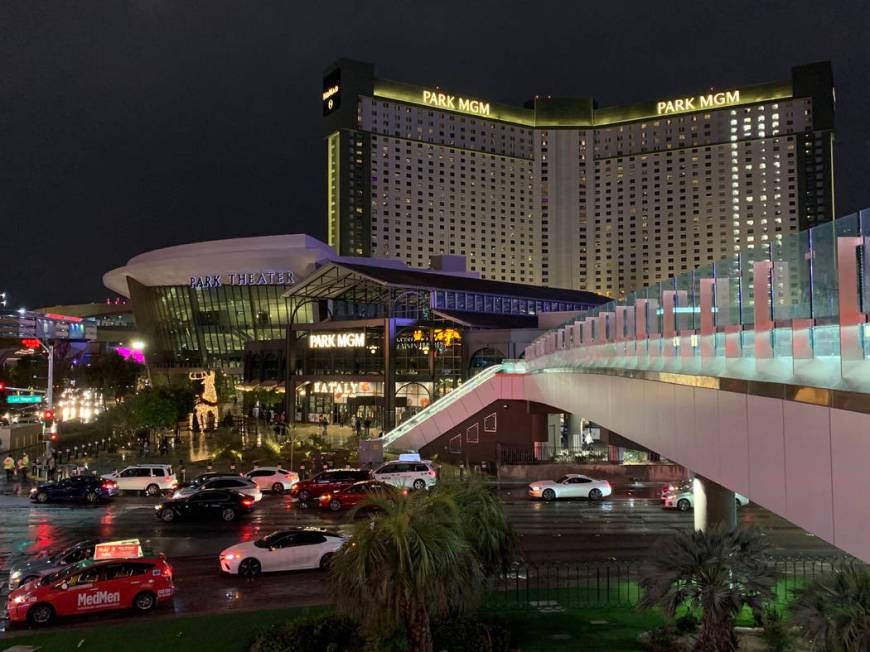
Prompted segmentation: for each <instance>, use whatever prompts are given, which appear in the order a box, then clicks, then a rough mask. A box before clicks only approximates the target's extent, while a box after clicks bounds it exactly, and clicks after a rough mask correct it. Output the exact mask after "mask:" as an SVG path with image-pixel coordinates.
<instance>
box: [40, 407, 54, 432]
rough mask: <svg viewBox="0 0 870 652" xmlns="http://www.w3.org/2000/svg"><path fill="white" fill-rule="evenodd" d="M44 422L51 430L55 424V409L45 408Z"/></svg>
mask: <svg viewBox="0 0 870 652" xmlns="http://www.w3.org/2000/svg"><path fill="white" fill-rule="evenodd" d="M42 423H43V425H44V426H45V429H46V430H51V426H52V425H54V410H45V411H44V412H43V413H42Z"/></svg>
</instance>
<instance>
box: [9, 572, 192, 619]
mask: <svg viewBox="0 0 870 652" xmlns="http://www.w3.org/2000/svg"><path fill="white" fill-rule="evenodd" d="M174 594H175V585H174V584H173V583H172V567H171V566H170V565H169V563H167V561H166V559H164V558H163V556H162V555H161V556H160V557H136V558H132V559H109V560H106V561H93V560H86V561H82V562H79V563H78V564H74V565H72V566H69V567H67V568H64V569H63V570H60V571H58V572H56V573H52V574H51V575H46V576H45V577H42V578H39V579H36V580H34V581H32V582H29V583H28V584H25V585H23V586H22V587H20V588H18V589H16V590H15V591H12V592H11V593H10V594H9V596H8V598H7V602H6V610H7V613H8V618H9V620H10V621H11V622H25V621H29V622H30V623H31V624H33V625H46V624H48V623H49V622H51V621H52V620H54V618H55V617H57V616H81V615H85V614H90V613H101V612H105V611H117V610H121V609H133V610H135V611H137V612H143V613H144V612H147V611H151V609H153V608H154V607H156V606H157V605H158V604H161V603H164V602H168V601H170V600H171V599H172V597H173V595H174Z"/></svg>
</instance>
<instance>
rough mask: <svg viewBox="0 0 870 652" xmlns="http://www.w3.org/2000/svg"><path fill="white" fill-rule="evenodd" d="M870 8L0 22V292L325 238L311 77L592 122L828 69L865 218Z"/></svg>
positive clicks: (847, 180) (408, 8)
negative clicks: (246, 245) (365, 80)
mask: <svg viewBox="0 0 870 652" xmlns="http://www.w3.org/2000/svg"><path fill="white" fill-rule="evenodd" d="M868 25H870V8H868V7H866V6H864V3H863V2H859V1H855V2H817V1H816V2H805V1H803V0H801V1H797V0H792V1H783V2H759V1H757V0H756V1H752V2H742V1H740V2H737V1H729V2H679V3H676V2H650V1H649V0H646V1H644V2H629V1H627V0H622V1H621V2H594V3H593V2H545V1H541V0H539V1H536V2H510V1H506V0H502V1H498V2H488V1H487V2H483V1H470V0H465V1H463V2H446V1H444V0H438V1H436V2H411V1H408V0H405V1H404V2H372V1H367V2H356V3H351V2H338V1H333V2H325V1H321V2H317V3H314V2H300V1H295V0H281V1H272V2H259V1H256V0H238V1H236V2H225V1H222V0H208V1H200V2H193V1H190V0H188V1H183V0H175V1H172V2H170V1H167V0H136V1H124V0H107V1H104V2H103V1H97V0H86V1H83V2H70V1H69V0H63V1H58V2H46V1H42V0H3V1H2V2H0V59H2V63H0V290H2V289H6V290H8V291H9V292H10V294H11V297H12V305H11V307H13V308H17V307H19V306H22V305H24V306H28V307H33V306H39V305H47V304H53V303H75V302H85V301H92V300H96V301H100V300H103V299H104V298H105V297H107V296H109V294H110V293H109V291H108V290H106V289H105V288H103V286H102V282H101V278H102V274H103V273H104V272H105V271H107V270H109V269H111V268H113V267H117V266H119V265H123V264H124V263H125V262H126V261H127V260H128V259H129V258H130V257H132V256H134V255H136V254H138V253H141V252H144V251H147V250H149V249H153V248H156V247H162V246H166V245H172V244H180V243H185V242H192V241H197V240H207V239H217V238H227V237H239V236H249V235H267V234H275V233H296V232H306V233H310V234H311V235H313V236H315V237H318V238H321V239H325V231H326V229H325V218H324V210H323V205H324V198H323V196H322V192H321V169H322V167H323V159H324V156H323V147H322V143H321V136H320V119H321V108H320V101H319V94H320V92H321V88H320V86H321V72H322V70H323V68H324V67H326V66H327V65H328V64H329V63H331V62H332V61H333V60H334V59H336V58H338V57H349V58H355V59H361V60H363V61H371V62H373V63H375V65H376V74H377V75H378V76H379V77H384V78H388V79H397V80H400V81H407V82H412V83H419V84H424V85H428V84H433V85H434V84H438V85H440V86H442V87H446V88H448V89H451V90H456V91H459V92H463V91H464V92H467V93H469V94H473V95H474V96H477V97H481V98H485V99H489V100H493V101H502V102H509V103H521V102H523V101H525V100H527V99H528V98H529V97H531V96H533V95H536V94H540V95H554V96H593V97H595V98H596V99H597V100H598V102H599V104H600V105H602V106H605V105H612V104H629V103H634V102H640V101H646V100H652V99H656V98H659V97H667V96H673V95H680V94H682V93H684V92H691V91H695V90H700V89H704V88H707V87H710V86H717V87H720V88H726V87H735V86H742V85H746V84H749V83H756V82H763V81H769V80H778V79H788V78H789V77H790V70H791V67H792V66H793V65H796V64H801V63H810V62H813V61H819V60H831V61H832V62H833V68H834V81H835V85H836V90H837V101H838V104H837V116H836V123H837V124H836V126H837V136H836V145H835V175H836V176H835V178H836V201H837V213H838V214H839V215H844V214H847V213H849V212H852V211H855V210H857V209H859V208H863V207H870V112H868V107H870V47H868V45H867V28H868Z"/></svg>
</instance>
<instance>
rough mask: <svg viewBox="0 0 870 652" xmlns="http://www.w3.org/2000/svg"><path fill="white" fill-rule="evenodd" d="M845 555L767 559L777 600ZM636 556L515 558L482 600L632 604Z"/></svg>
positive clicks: (527, 605)
mask: <svg viewBox="0 0 870 652" xmlns="http://www.w3.org/2000/svg"><path fill="white" fill-rule="evenodd" d="M844 559H848V558H847V557H780V558H771V559H770V560H769V564H770V565H771V566H772V567H773V569H774V571H775V572H776V578H777V581H776V587H775V591H776V600H777V602H781V603H785V602H788V601H789V600H790V599H791V595H792V591H793V590H794V589H796V588H798V587H801V586H804V585H806V584H808V583H809V582H811V581H812V580H813V579H815V578H816V577H818V576H820V575H824V574H826V573H829V572H831V569H832V567H833V565H834V564H836V563H837V562H838V561H842V560H844ZM642 565H643V563H642V562H639V561H613V560H609V561H582V562H565V563H541V564H518V565H516V566H514V567H513V568H511V569H510V570H509V571H508V572H506V573H505V574H504V575H502V576H501V577H499V578H497V579H494V580H493V581H492V583H491V586H490V592H489V597H488V598H487V604H489V605H492V606H493V607H496V608H503V609H539V610H543V611H547V610H560V609H571V608H609V607H634V606H636V605H637V604H638V602H639V601H640V597H641V589H640V577H641V567H642Z"/></svg>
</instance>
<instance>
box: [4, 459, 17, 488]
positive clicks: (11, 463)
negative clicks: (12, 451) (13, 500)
mask: <svg viewBox="0 0 870 652" xmlns="http://www.w3.org/2000/svg"><path fill="white" fill-rule="evenodd" d="M3 470H4V471H6V482H12V478H13V476H14V475H15V458H13V457H12V456H11V455H9V454H8V453H7V454H6V459H4V460H3Z"/></svg>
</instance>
